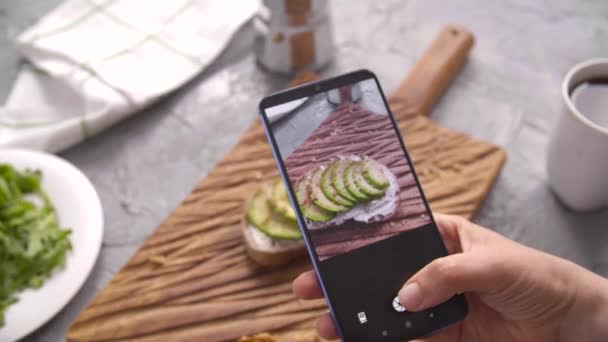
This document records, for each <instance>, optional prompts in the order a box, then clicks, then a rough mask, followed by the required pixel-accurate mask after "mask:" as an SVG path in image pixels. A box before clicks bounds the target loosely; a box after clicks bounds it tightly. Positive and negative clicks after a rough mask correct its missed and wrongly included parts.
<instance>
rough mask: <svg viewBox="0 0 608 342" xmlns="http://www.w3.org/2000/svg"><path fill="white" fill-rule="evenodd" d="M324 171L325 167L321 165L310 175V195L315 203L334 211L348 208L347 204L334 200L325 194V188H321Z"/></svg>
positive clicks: (337, 211)
mask: <svg viewBox="0 0 608 342" xmlns="http://www.w3.org/2000/svg"><path fill="white" fill-rule="evenodd" d="M323 171H324V170H323V168H321V167H319V168H317V169H316V170H315V171H314V172H313V173H312V176H311V177H310V185H309V187H310V197H311V198H312V201H313V203H314V204H316V205H318V206H319V207H321V208H323V209H325V210H328V211H331V212H332V213H339V212H342V211H346V210H348V207H347V206H344V205H342V204H340V203H336V202H334V201H332V200H331V199H329V198H328V197H327V196H326V195H325V193H324V192H323V190H321V176H322V175H323Z"/></svg>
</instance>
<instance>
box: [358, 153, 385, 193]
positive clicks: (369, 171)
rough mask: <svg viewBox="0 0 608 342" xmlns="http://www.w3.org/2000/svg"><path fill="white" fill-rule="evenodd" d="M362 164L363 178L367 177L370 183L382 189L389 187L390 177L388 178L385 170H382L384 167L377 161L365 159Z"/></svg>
mask: <svg viewBox="0 0 608 342" xmlns="http://www.w3.org/2000/svg"><path fill="white" fill-rule="evenodd" d="M362 165H363V166H362V170H363V178H365V180H366V181H367V182H368V183H369V184H371V185H372V186H373V187H374V188H376V189H380V190H384V189H386V188H388V186H389V185H390V184H389V182H388V178H386V176H385V175H384V172H382V169H381V168H380V166H379V165H378V164H377V163H376V162H374V161H370V160H365V161H363V164H362Z"/></svg>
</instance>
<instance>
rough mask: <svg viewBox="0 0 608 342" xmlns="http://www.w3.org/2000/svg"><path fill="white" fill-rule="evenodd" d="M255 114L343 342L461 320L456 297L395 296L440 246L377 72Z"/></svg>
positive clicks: (269, 103) (413, 333)
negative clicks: (413, 300) (419, 299)
mask: <svg viewBox="0 0 608 342" xmlns="http://www.w3.org/2000/svg"><path fill="white" fill-rule="evenodd" d="M286 108H287V109H288V110H286ZM260 112H261V117H262V122H263V124H264V127H265V129H266V132H267V135H268V139H269V141H270V143H271V146H272V150H273V154H274V156H275V159H276V161H277V164H278V166H279V169H280V171H281V175H282V177H283V180H284V181H285V185H286V188H287V189H288V194H289V197H290V201H291V204H292V205H293V206H294V209H295V211H296V214H297V215H296V216H297V221H298V224H299V226H300V228H301V230H302V232H303V235H304V238H305V242H306V244H307V247H308V250H309V253H310V256H311V260H312V262H313V265H314V266H315V269H316V271H317V274H318V275H319V280H320V282H321V288H322V289H323V292H324V293H325V295H326V297H327V300H328V304H329V306H330V310H331V312H332V313H333V315H334V319H335V322H336V325H337V328H338V331H339V333H340V335H341V337H342V338H343V340H344V341H401V340H403V339H404V338H415V337H418V336H422V335H425V334H428V333H430V332H432V331H435V330H437V329H440V328H443V327H445V326H447V325H450V324H453V323H455V322H457V321H459V320H461V319H462V318H463V317H464V316H465V315H466V312H467V305H466V302H465V300H464V297H463V296H461V295H457V296H454V297H453V298H450V299H448V300H447V301H446V302H445V303H441V304H439V305H437V306H434V307H432V308H429V309H428V310H426V311H424V312H410V311H408V310H407V307H404V306H403V305H401V304H400V302H399V299H398V298H397V293H398V291H399V289H400V287H401V286H402V285H403V283H404V282H405V281H406V280H407V279H408V278H410V277H411V276H412V275H413V274H415V273H416V272H417V271H418V270H420V269H422V268H423V267H424V266H425V265H427V264H429V263H430V262H432V261H433V260H435V259H437V258H439V257H442V256H445V255H446V250H445V246H444V245H443V243H442V241H441V238H440V235H439V232H438V231H437V228H436V225H435V222H434V220H433V216H432V214H431V212H430V208H429V206H428V203H427V202H426V199H425V197H424V194H423V192H422V189H421V187H420V184H419V182H418V179H417V177H416V174H415V172H414V167H413V165H412V162H411V160H410V158H409V156H408V154H407V151H406V150H405V145H404V143H403V141H402V139H401V136H400V133H399V130H398V129H397V125H396V123H395V120H394V118H393V116H392V114H391V112H390V109H389V108H388V105H387V103H386V99H385V98H384V95H383V93H382V90H381V88H380V85H379V83H378V81H377V79H376V77H375V76H374V75H373V74H372V73H371V72H368V71H358V72H354V73H350V74H346V75H343V76H340V77H336V78H332V79H329V80H325V81H321V82H316V83H313V84H308V85H304V86H301V87H298V88H295V89H291V90H287V91H284V92H281V93H278V94H275V95H272V96H269V97H267V98H265V99H263V100H262V102H261V103H260Z"/></svg>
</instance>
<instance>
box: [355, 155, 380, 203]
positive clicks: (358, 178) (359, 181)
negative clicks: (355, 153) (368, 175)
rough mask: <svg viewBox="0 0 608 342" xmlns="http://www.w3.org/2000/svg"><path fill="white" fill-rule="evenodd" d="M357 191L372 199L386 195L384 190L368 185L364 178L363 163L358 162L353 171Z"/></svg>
mask: <svg viewBox="0 0 608 342" xmlns="http://www.w3.org/2000/svg"><path fill="white" fill-rule="evenodd" d="M352 173H353V177H354V180H355V185H356V186H357V189H358V190H359V191H361V192H362V193H364V194H366V195H367V196H368V197H371V198H378V197H382V195H384V189H378V188H376V187H374V186H373V185H372V184H370V183H368V182H367V181H366V180H365V177H363V162H357V163H356V164H355V166H354V169H353V171H352Z"/></svg>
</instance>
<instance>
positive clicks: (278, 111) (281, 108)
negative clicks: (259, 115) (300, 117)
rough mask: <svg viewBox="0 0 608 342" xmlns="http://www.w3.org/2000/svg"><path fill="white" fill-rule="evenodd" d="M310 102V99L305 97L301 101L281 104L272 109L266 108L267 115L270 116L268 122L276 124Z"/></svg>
mask: <svg viewBox="0 0 608 342" xmlns="http://www.w3.org/2000/svg"><path fill="white" fill-rule="evenodd" d="M306 100H308V97H303V98H301V99H297V100H293V101H289V102H285V103H281V104H280V105H276V106H273V107H270V108H266V115H267V116H268V120H269V121H270V122H275V121H277V120H279V119H280V118H282V117H284V116H285V115H287V114H289V113H291V112H293V111H294V110H295V109H296V108H298V107H300V106H301V105H302V104H303V103H304V102H306Z"/></svg>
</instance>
